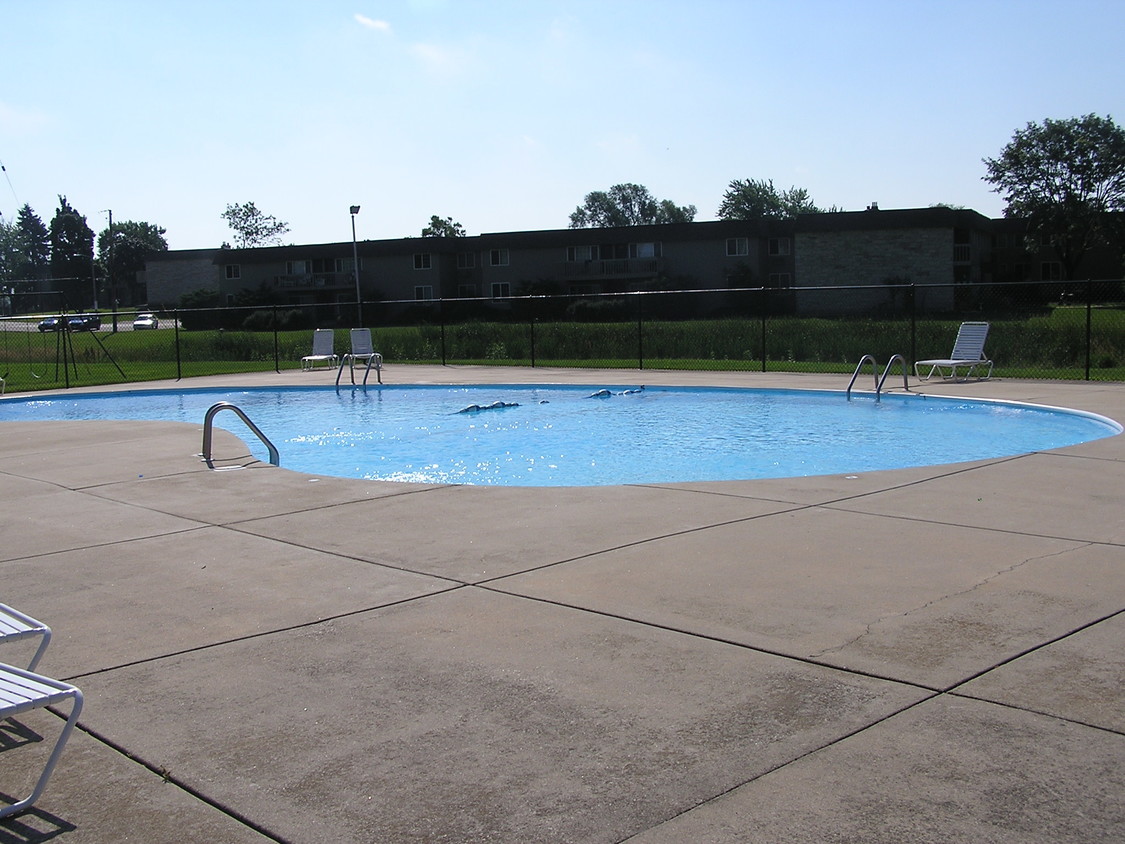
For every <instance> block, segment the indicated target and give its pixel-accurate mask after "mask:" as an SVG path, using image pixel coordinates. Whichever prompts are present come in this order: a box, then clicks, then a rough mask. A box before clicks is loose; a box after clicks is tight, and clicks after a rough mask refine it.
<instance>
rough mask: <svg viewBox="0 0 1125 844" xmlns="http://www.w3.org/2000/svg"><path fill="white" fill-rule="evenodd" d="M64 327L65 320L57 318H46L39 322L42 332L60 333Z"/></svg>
mask: <svg viewBox="0 0 1125 844" xmlns="http://www.w3.org/2000/svg"><path fill="white" fill-rule="evenodd" d="M62 327H63V318H62V317H57V316H49V317H44V318H43V319H41V320H39V330H40V331H60V330H61V329H62Z"/></svg>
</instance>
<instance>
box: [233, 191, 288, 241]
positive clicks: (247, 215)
mask: <svg viewBox="0 0 1125 844" xmlns="http://www.w3.org/2000/svg"><path fill="white" fill-rule="evenodd" d="M220 216H221V217H222V218H223V219H224V220H226V221H227V225H228V226H230V229H231V231H232V232H234V245H235V246H236V247H238V248H240V249H245V248H247V247H252V246H280V245H281V236H282V235H283V234H285V233H286V232H288V231H289V224H288V223H283V222H282V221H281V220H279V219H277V217H274V216H273V215H272V214H263V213H262V212H261V211H259V210H258V207H257V206H256V205H254V203H253V202H244V203H243V204H241V205H228V206H227V209H226V210H225V211H224V212H223V213H222V214H221V215H220Z"/></svg>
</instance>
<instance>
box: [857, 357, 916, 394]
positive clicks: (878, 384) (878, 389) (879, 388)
mask: <svg viewBox="0 0 1125 844" xmlns="http://www.w3.org/2000/svg"><path fill="white" fill-rule="evenodd" d="M896 360H897V361H898V362H899V363H901V364H902V389H904V390H907V391H909V390H910V384H909V383H908V382H907V380H906V358H904V357H903V356H902V355H891V359H890V360H889V361H887V366H886V368H885V369H884V370H883V376H882V377H881V378H880V377H879V376H877V375H876V374H875V370H876V368H877V367H878V366H879V362H878V361H876V360H875V358H874V357H873V356H872V355H864V356H863V357H861V358H860V359H859V364H858V365H857V366H856V368H855V372H853V373H852V380H851V381H849V382H848V392H847V395H848V401H851V400H852V387H853V386H855V379H856V378H858V377H859V371H860V370H861V369H863V365H864V364H865V363H867V362H868V361H870V362H871V375H872V377H873V378H874V379H875V401H879V395H880V394H881V393H882V392H883V384H885V383H886V382H887V376H888V375H890V372H891V367H892V366H894V363H895V361H896Z"/></svg>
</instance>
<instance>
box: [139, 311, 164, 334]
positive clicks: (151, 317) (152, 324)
mask: <svg viewBox="0 0 1125 844" xmlns="http://www.w3.org/2000/svg"><path fill="white" fill-rule="evenodd" d="M159 327H160V322H159V321H158V320H157V319H156V315H155V314H137V318H136V319H135V320H133V330H134V331H140V330H141V329H144V328H159Z"/></svg>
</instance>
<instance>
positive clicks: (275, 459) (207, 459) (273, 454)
mask: <svg viewBox="0 0 1125 844" xmlns="http://www.w3.org/2000/svg"><path fill="white" fill-rule="evenodd" d="M222 410H230V411H232V412H233V413H234V414H235V415H236V416H237V417H238V418H239V419H241V420H242V421H243V422H245V423H246V427H247V428H249V429H250V430H251V431H253V432H254V435H255V436H256V437H257V438H258V439H259V440H261V441H262V445H264V446H265V447H266V450H267V451H269V454H270V464H271V465H273V466H280V465H281V455H280V454H278V451H277V446H275V445H274V444H273V443H272V442H270V439H269V437H267V436H266V435H265V434H263V433H262V431H261V429H260V428H259V427H258V426H257V425H255V424H254V423H253V422H251V421H250V417H249V416H247V415H246V414H245V413H244V412H243V410H242V408H241V407H239V406H238V405H236V404H231V403H230V402H229V401H221V402H217V403H215V404H213V405H211V406H210V407H209V408H207V412H206V413H205V414H204V415H203V462H204V463H206V464H207V466H208V468H211V469H214V468H215V467H214V466H213V465H212V464H211V434H212V428H213V427H214V419H215V415H216V414H218V413H219V411H222Z"/></svg>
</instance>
